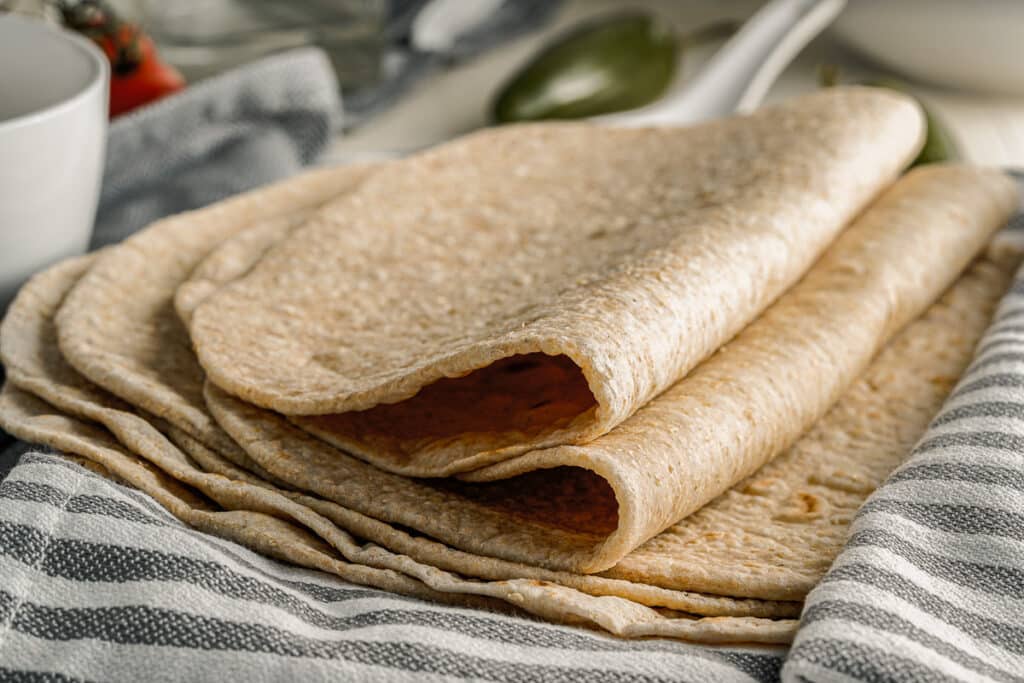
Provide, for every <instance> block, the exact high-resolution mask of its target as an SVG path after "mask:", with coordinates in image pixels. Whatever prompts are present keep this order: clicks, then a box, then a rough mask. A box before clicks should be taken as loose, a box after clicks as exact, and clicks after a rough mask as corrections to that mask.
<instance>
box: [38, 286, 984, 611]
mask: <svg viewBox="0 0 1024 683" xmlns="http://www.w3.org/2000/svg"><path fill="white" fill-rule="evenodd" d="M963 286H964V285H959V286H958V289H961V288H962V287H963ZM998 291H1000V288H999V287H989V288H988V289H987V290H985V289H984V288H982V289H978V290H977V293H978V299H977V300H974V299H973V298H965V297H964V296H963V295H962V296H961V298H960V303H959V304H956V305H955V306H954V307H953V309H952V312H951V313H948V314H946V315H947V317H948V316H952V317H953V318H954V319H955V318H957V317H963V318H964V319H965V322H970V323H971V324H972V325H975V324H977V325H978V329H977V331H976V334H979V335H980V329H981V326H983V323H982V322H979V320H980V318H979V317H978V315H979V314H977V313H975V314H973V315H972V314H970V312H971V311H979V310H985V305H984V301H983V300H982V294H984V295H985V296H988V300H989V301H992V300H994V299H995V298H996V296H997V294H998ZM947 298H948V297H947ZM943 305H949V304H945V303H944V304H943ZM933 310H941V307H935V308H933ZM930 315H931V314H930ZM919 325H920V323H918V324H917V325H915V326H914V327H912V328H911V329H910V330H908V331H907V335H909V334H910V333H911V331H912V330H914V329H918V327H919ZM933 327H934V326H933ZM971 329H973V328H971V327H965V328H964V330H963V332H962V334H963V336H957V337H956V338H954V339H951V340H950V347H951V348H957V349H961V355H962V358H961V362H962V363H966V358H967V356H968V355H969V350H970V347H971V346H972V344H973V342H969V341H966V342H965V340H967V339H968V337H969V335H970V334H971ZM945 333H946V334H948V333H949V329H948V328H946V330H945ZM942 334H943V329H941V328H940V329H931V330H927V329H924V330H922V331H921V332H920V333H919V334H918V335H917V338H918V339H926V340H927V339H934V342H929V343H934V344H935V347H936V348H940V349H941V348H944V346H946V344H945V343H944V341H943V337H942V336H941V335H942ZM958 340H959V341H958ZM153 343H156V341H155V340H154V341H153ZM920 344H921V342H918V343H917V346H918V347H919V346H920ZM51 348H52V345H51ZM882 358H885V356H884V355H883V357H882ZM892 366H893V368H894V370H893V372H895V373H897V376H898V375H899V373H900V372H901V371H903V372H910V373H916V372H917V371H918V370H919V368H918V367H917V366H915V365H913V364H912V363H911V364H908V363H906V362H905V361H901V360H900V359H898V358H897V359H893V362H892ZM921 367H922V368H924V369H928V367H927V366H921ZM930 372H932V373H933V374H934V373H935V372H939V373H946V374H948V375H950V376H954V375H956V374H957V373H958V370H957V369H952V370H950V369H949V368H948V367H947V368H946V369H944V370H943V369H938V366H935V367H934V368H932V369H931V370H930ZM900 385H901V383H900V382H896V383H895V384H894V385H893V386H900ZM902 386H910V383H907V382H903V383H902ZM935 387H938V388H939V389H941V391H938V393H937V394H936V392H935V391H933V392H932V394H928V393H927V391H925V393H923V394H920V396H921V399H922V401H923V402H928V401H930V402H931V403H932V404H934V403H935V400H936V399H935V398H934V396H935V395H941V394H942V393H943V392H944V390H945V389H944V388H942V387H941V384H935V385H932V384H925V386H924V387H923V389H925V390H928V389H929V388H932V389H935ZM911 396H918V394H917V393H913V394H911ZM894 399H895V400H894ZM900 399H902V400H900ZM905 399H906V397H905V396H903V397H901V396H900V395H899V394H896V395H895V396H894V395H892V392H890V394H889V395H886V393H885V392H880V393H879V394H878V395H877V396H874V399H873V400H874V402H873V403H871V402H868V403H862V404H861V407H860V408H857V409H854V408H851V409H850V410H853V412H854V413H856V412H857V410H863V411H866V413H867V414H870V413H872V412H874V413H878V412H881V413H882V415H883V417H888V418H889V420H888V421H885V420H882V421H881V422H882V425H881V426H882V427H884V426H885V425H886V424H887V425H893V424H897V425H899V424H901V422H900V420H906V419H907V418H908V417H909V418H913V417H914V416H917V418H918V420H917V421H918V422H920V416H921V414H922V413H923V412H924V413H926V412H927V411H926V410H925V411H922V409H921V408H914V404H908V403H907V402H906V400H905ZM889 402H891V403H892V404H893V405H897V406H901V405H906V406H908V407H909V409H910V411H909V413H903V411H898V412H894V413H892V414H890V413H888V412H885V408H886V404H887V403H889ZM840 405H843V404H840ZM837 410H838V408H837ZM850 410H847V412H848V413H849V412H850ZM826 419H828V418H826ZM873 424H874V423H873ZM903 424H905V425H906V424H910V425H911V426H912V425H913V420H910V421H909V422H904V423H903ZM920 428H921V429H922V430H923V424H921V425H920ZM837 429H840V430H841V429H843V427H842V422H839V423H838V426H837ZM886 429H888V427H886ZM886 434H888V432H887V431H886V432H884V433H883V437H880V438H879V449H878V450H877V452H878V453H882V454H883V455H884V456H885V457H887V458H890V459H891V458H893V457H894V456H895V457H896V458H897V459H898V457H899V456H900V455H901V453H900V452H899V446H898V443H899V442H896V448H895V450H894V448H893V442H892V440H889V441H885V440H884V436H885V435H886ZM274 438H276V437H274ZM882 446H887V448H882ZM200 448H201V447H200ZM810 452H815V451H814V449H810ZM817 452H818V453H821V452H822V451H821V449H818V451H817ZM853 452H854V453H856V451H853ZM875 453H876V451H875V450H872V451H870V452H869V453H867V454H863V455H864V457H870V456H872V455H873V454H875ZM837 457H838V456H837ZM353 462H354V463H355V464H356V465H357V466H359V467H362V468H366V466H365V465H363V464H362V463H358V462H357V461H353ZM810 466H811V465H808V464H806V463H802V467H810ZM801 471H807V470H801ZM360 474H361V473H360ZM392 479H399V478H395V477H392ZM378 493H379V487H378V486H377V484H376V482H374V481H372V479H371V480H369V481H367V486H366V487H365V488H364V489H363V490H362V491H361V494H360V491H358V490H357V491H356V492H355V495H356V497H357V498H359V497H370V496H374V495H377V494H378ZM306 500H312V501H315V499H309V498H306ZM765 501H767V502H768V503H769V504H770V505H774V504H775V503H774V502H772V501H771V500H769V499H767V498H766V499H765ZM765 501H762V503H764V502H765ZM320 503H321V504H323V505H324V506H330V503H326V502H324V501H320ZM854 504H855V503H854ZM770 505H769V507H767V508H765V509H764V513H763V514H760V515H759V514H754V515H753V517H748V518H747V519H746V528H745V529H744V530H743V533H744V534H745V535H746V536H747V537H748V538H750V537H754V536H756V535H757V534H759V533H760V530H759V528H758V524H760V523H763V520H765V519H769V518H772V514H773V510H772V509H771V507H770ZM752 507H756V506H747V508H748V509H750V508H752ZM334 510H335V511H342V512H344V511H343V510H342V509H341V508H339V507H337V506H334ZM320 511H321V512H323V510H320ZM349 512H350V511H349ZM726 512H727V513H728V510H727V511H726ZM755 512H756V510H755ZM323 514H324V515H325V516H327V517H331V514H329V513H327V512H323ZM331 518H332V519H334V518H333V517H331ZM751 519H753V520H757V521H755V522H751ZM363 520H364V521H369V522H371V524H370V526H369V527H368V531H369V533H362V532H361V531H360V530H359V529H354V528H353V527H352V526H345V525H344V524H343V526H345V528H348V529H349V530H352V531H355V532H356V533H359V534H360V535H362V536H364V537H368V538H374V539H375V540H377V539H376V538H375V534H379V533H380V531H381V528H382V527H384V528H387V527H385V525H381V524H380V523H376V525H374V524H373V523H372V522H373V520H368V518H363ZM349 521H351V519H350V520H349ZM339 523H340V522H339ZM776 523H777V522H776ZM820 523H822V522H821V521H820V518H819V521H817V522H815V521H814V520H813V519H812V520H808V524H809V525H810V526H811V527H812V528H811V530H810V531H809V532H808V534H807V535H805V541H804V542H803V543H802V544H797V549H796V550H795V551H794V552H793V553H792V556H791V557H789V558H786V563H787V564H788V565H790V566H794V565H798V564H799V562H800V560H801V558H800V548H802V549H803V552H804V556H803V558H802V560H803V561H804V562H805V563H807V564H809V565H811V566H813V565H814V564H820V563H821V562H822V559H821V557H822V555H827V554H828V552H829V551H830V549H831V551H832V552H835V551H836V550H837V549H838V545H837V544H836V545H835V546H834V547H831V548H830V547H829V544H827V543H826V544H820V543H815V542H814V541H813V539H814V535H815V534H817V533H820V530H819V529H816V528H815V525H816V524H820ZM677 529H678V526H677V527H674V528H673V529H672V530H671V531H672V532H677ZM390 531H391V535H390V536H387V535H385V536H384V538H383V539H382V541H383V542H385V543H386V544H387V545H388V546H389V547H393V546H396V545H397V546H402V544H404V547H399V548H398V549H399V552H406V548H408V549H410V550H411V552H409V554H410V555H413V556H414V557H416V558H417V559H420V560H421V561H427V562H429V563H431V564H437V565H439V566H441V567H447V568H451V569H456V570H458V569H459V568H462V570H463V571H466V570H465V567H467V566H469V567H471V568H472V571H471V572H470V573H471V574H472V573H476V574H477V575H482V576H488V575H496V576H508V575H509V574H508V573H507V572H508V570H509V567H508V566H507V565H503V564H502V563H501V562H500V561H498V560H494V559H492V558H483V557H480V558H473V557H471V556H467V555H466V554H465V553H459V552H458V551H456V550H453V549H449V548H445V547H444V546H442V545H440V544H438V543H436V542H434V541H431V540H429V539H424V538H422V537H415V536H409V535H407V534H403V532H401V531H400V530H394V529H391V530H390ZM725 531H726V532H727V533H728V532H729V531H730V530H729V529H728V528H727V529H726V530H725ZM791 531H792V530H791ZM710 533H715V532H714V531H712V532H710ZM772 533H773V532H772V530H771V529H768V530H767V531H765V536H771V534H772ZM718 534H719V537H721V530H719V531H718ZM794 535H798V534H794ZM679 536H680V537H681V538H683V539H684V541H686V542H684V543H681V545H682V546H683V547H681V548H676V549H675V551H674V552H675V553H681V557H682V558H684V559H682V560H681V562H683V563H685V556H686V553H687V552H693V551H694V550H696V549H699V546H698V547H697V548H695V547H694V544H693V543H692V538H689V539H687V538H686V537H685V534H679ZM657 540H658V539H655V541H657ZM709 540H712V541H713V540H714V538H713V537H712V538H711V539H709ZM830 540H832V541H835V539H834V537H832V538H830ZM702 541H703V539H702ZM652 543H653V542H652ZM712 545H714V543H712ZM727 545H728V544H725V545H721V546H719V550H721V548H724V547H727ZM762 549H763V548H762ZM662 550H664V547H662ZM775 550H777V549H775ZM695 555H696V556H695V557H694V558H693V563H694V565H695V566H696V567H699V566H701V565H702V562H703V567H704V571H705V573H709V574H710V573H713V572H714V569H716V568H717V569H721V567H722V566H724V565H723V564H722V563H721V558H720V557H719V558H715V557H713V556H714V553H712V554H711V555H712V559H714V560H716V561H717V564H716V563H708V562H706V560H707V559H708V558H707V557H703V558H702V557H701V556H700V553H699V552H697V553H695ZM432 558H437V559H436V561H435V560H434V559H432ZM627 559H628V558H627ZM646 559H647V560H648V561H650V560H651V557H650V556H649V555H648V557H647V558H646ZM669 559H671V555H669ZM751 559H752V558H750V557H745V559H744V564H745V565H746V566H750V565H751ZM773 563H774V560H773V556H772V554H771V553H765V554H764V556H763V557H762V558H761V562H760V567H761V568H762V569H764V568H767V569H768V570H770V569H771V568H772V565H773ZM624 564H627V563H624ZM531 569H532V570H533V571H534V572H537V571H542V570H537V568H524V570H525V571H529V570H531ZM613 571H614V570H613ZM755 573H756V572H755ZM792 573H793V572H792V571H784V572H776V575H777V576H776V579H775V588H774V589H775V590H776V591H777V592H778V591H783V592H786V591H788V592H789V593H790V594H791V593H792V592H793V587H792V586H791V585H790V586H787V582H788V581H789V580H790V579H791V576H792ZM748 574H749V572H748ZM513 575H514V574H513ZM527 575H528V574H527ZM578 578H579V579H580V581H581V582H582V583H584V584H586V583H587V582H589V581H590V579H592V578H595V577H578ZM636 585H637V584H634V586H636ZM780 586H781V588H780ZM650 590H653V591H657V590H658V589H657V588H654V587H650ZM650 604H665V603H663V602H661V603H659V602H657V598H655V601H653V602H651V603H650Z"/></svg>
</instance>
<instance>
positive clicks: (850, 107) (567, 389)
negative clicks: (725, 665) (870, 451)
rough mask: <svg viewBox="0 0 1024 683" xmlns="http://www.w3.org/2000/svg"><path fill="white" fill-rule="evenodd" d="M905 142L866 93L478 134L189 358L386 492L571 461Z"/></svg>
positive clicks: (407, 170)
mask: <svg viewBox="0 0 1024 683" xmlns="http://www.w3.org/2000/svg"><path fill="white" fill-rule="evenodd" d="M921 137H922V118H921V114H920V111H919V110H918V108H917V107H916V105H915V104H914V103H913V102H912V101H911V100H910V99H909V98H906V97H904V96H901V95H896V94H893V93H892V92H891V91H883V90H872V89H863V88H860V89H858V88H849V89H831V90H828V91H823V92H819V93H815V94H812V95H809V96H806V97H802V98H797V99H794V100H792V101H790V102H787V103H785V104H782V105H779V106H775V107H769V108H765V109H763V110H760V111H759V112H757V113H755V114H753V115H752V116H749V117H736V118H731V119H727V120H722V121H716V122H712V123H707V124H702V125H699V126H695V127H692V128H650V129H609V128H605V127H600V126H596V125H592V124H579V123H562V124H551V123H545V124H532V125H524V126H513V127H502V128H498V129H491V130H486V131H483V132H480V133H476V134H472V135H469V136H467V137H464V138H461V139H459V140H456V141H453V142H451V143H447V144H445V145H442V146H440V147H438V148H435V149H433V150H430V151H427V152H425V153H422V154H420V155H417V156H415V157H412V158H409V159H406V160H404V161H402V162H400V163H395V164H391V165H389V166H387V167H386V168H382V169H380V170H379V171H377V172H375V173H374V174H373V175H372V176H371V177H370V178H369V179H368V180H367V181H366V182H364V183H362V184H361V185H360V187H359V188H357V189H356V190H355V191H354V192H352V193H350V194H348V195H346V196H344V197H342V198H340V199H338V200H337V201H335V202H332V203H331V204H329V205H328V206H326V207H325V208H324V209H323V210H321V211H320V212H318V213H317V215H316V216H315V217H314V218H313V219H312V220H311V221H310V223H309V224H307V225H306V226H304V227H303V228H302V229H300V230H299V231H297V232H296V233H294V234H293V235H292V236H291V237H289V238H287V239H285V240H284V241H283V242H282V243H281V244H279V245H277V246H276V247H274V248H272V249H271V250H270V251H269V252H268V253H267V254H266V256H265V257H264V258H263V259H261V260H260V262H259V263H258V264H257V266H256V267H255V268H253V270H252V272H251V273H249V274H248V275H247V276H246V277H244V278H242V279H241V280H240V281H238V282H236V283H233V284H232V285H230V286H228V287H226V288H224V289H223V290H221V291H219V292H217V293H216V294H215V295H213V296H212V297H210V298H208V299H207V300H206V301H204V302H203V303H202V304H200V305H199V306H198V308H196V310H195V312H194V318H193V321H192V339H193V342H194V345H195V348H196V350H197V353H198V356H199V359H200V362H201V364H202V365H203V367H204V368H205V369H206V371H207V373H208V375H209V376H210V378H211V379H212V380H213V381H214V383H216V384H217V385H218V386H220V387H221V388H222V389H225V390H226V391H228V392H229V393H231V394H233V395H236V396H238V397H240V398H242V399H243V400H245V401H248V402H250V403H253V404H255V405H259V406H262V407H266V408H270V409H273V410H276V411H279V412H281V413H285V414H289V415H297V416H310V415H321V416H323V415H327V416H326V417H320V418H317V419H303V420H301V421H300V424H301V425H302V426H303V427H304V428H306V429H309V430H311V431H313V432H315V433H317V434H318V435H320V436H321V437H323V438H325V439H329V440H331V441H332V442H333V443H335V445H338V446H339V447H342V448H344V449H345V450H348V451H349V452H352V453H354V454H356V455H358V456H360V457H363V458H365V459H367V460H369V461H370V462H372V463H374V464H375V465H377V466H379V467H381V468H382V469H387V470H389V471H392V472H396V473H401V474H406V475H410V476H426V477H437V476H448V475H451V474H455V473H458V472H465V471H469V470H473V469H477V468H480V467H484V466H487V465H490V464H493V463H498V462H501V461H503V460H505V459H506V458H509V457H512V456H515V455H518V454H521V453H524V452H527V451H530V450H532V449H537V448H542V447H550V446H556V445H559V444H565V443H586V442H588V441H590V440H592V439H594V438H595V437H597V436H600V435H602V434H605V433H607V432H608V431H609V430H611V429H612V428H613V427H615V426H616V425H618V424H620V423H621V422H622V421H623V420H625V419H626V418H628V417H629V416H630V415H632V414H633V413H634V412H636V411H637V409H639V408H640V407H641V406H642V405H644V404H646V403H647V402H648V401H649V400H650V399H651V398H653V397H654V396H656V395H657V394H659V393H661V392H662V391H664V390H665V389H667V388H668V387H669V386H671V385H672V384H673V383H675V382H676V381H677V380H678V379H679V378H680V377H682V376H683V375H684V374H685V373H687V372H688V371H689V370H690V369H692V368H693V367H694V366H695V365H696V364H697V363H698V362H699V361H700V360H701V359H703V358H705V357H707V356H708V355H709V354H711V353H712V352H714V351H715V350H716V349H718V348H719V347H720V346H721V345H722V343H723V342H725V341H726V340H727V339H729V338H730V337H731V336H733V335H734V334H735V333H736V332H738V331H739V330H740V329H742V328H743V326H744V325H746V324H747V323H748V322H749V321H750V320H751V319H752V318H753V317H754V316H756V315H757V314H758V313H759V312H760V311H762V310H763V309H764V308H765V307H766V306H767V305H768V304H769V303H771V301H772V300H773V299H775V298H776V297H777V296H778V295H779V294H781V293H782V292H783V291H784V290H785V289H786V288H788V287H789V286H790V285H792V284H793V283H794V282H795V281H796V280H797V279H798V278H799V277H800V276H801V275H802V274H803V272H804V271H805V270H806V269H807V268H808V266H810V264H811V263H812V262H813V261H814V260H815V259H816V258H817V257H818V256H819V255H820V254H821V253H822V251H823V250H824V249H825V247H826V246H827V245H828V244H829V243H830V242H831V241H832V240H833V239H834V238H835V237H836V235H837V234H838V233H839V231H840V230H841V229H842V228H843V227H844V226H845V225H846V224H847V223H848V222H849V221H850V219H851V218H852V217H853V216H854V215H855V214H856V213H857V212H859V211H860V210H861V209H862V208H863V207H864V205H865V204H866V203H867V202H868V201H869V200H870V199H872V198H873V197H874V196H875V195H876V194H877V193H878V192H879V190H881V188H882V187H884V186H885V185H887V184H888V183H889V182H890V181H891V180H892V179H893V178H894V177H895V176H896V175H897V174H898V173H899V172H900V171H901V170H902V168H903V167H904V166H905V165H906V163H907V162H908V161H909V160H910V159H911V158H912V157H913V155H914V154H915V153H916V151H917V149H918V147H919V145H920V142H921ZM65 350H66V351H68V352H69V353H71V352H72V350H71V349H70V348H66V349H65ZM72 360H73V362H75V361H74V359H72ZM381 404H384V405H381ZM467 405H472V406H473V410H466V409H465V406H467ZM375 406H376V407H375Z"/></svg>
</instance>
